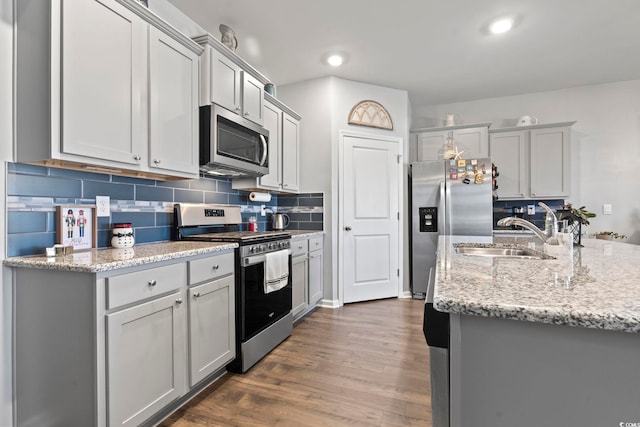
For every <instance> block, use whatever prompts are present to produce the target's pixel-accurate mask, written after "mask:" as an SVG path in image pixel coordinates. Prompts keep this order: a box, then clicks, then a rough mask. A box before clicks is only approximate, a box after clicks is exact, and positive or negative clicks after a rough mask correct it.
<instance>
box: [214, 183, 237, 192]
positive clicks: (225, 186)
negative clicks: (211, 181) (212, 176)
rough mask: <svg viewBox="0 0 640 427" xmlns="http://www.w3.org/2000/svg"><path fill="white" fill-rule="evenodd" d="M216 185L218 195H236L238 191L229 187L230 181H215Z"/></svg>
mask: <svg viewBox="0 0 640 427" xmlns="http://www.w3.org/2000/svg"><path fill="white" fill-rule="evenodd" d="M215 181H216V185H217V189H218V192H220V193H229V194H237V193H238V190H234V189H233V188H232V187H231V181H230V180H228V179H216V180H215Z"/></svg>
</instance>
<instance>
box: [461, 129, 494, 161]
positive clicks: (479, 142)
mask: <svg viewBox="0 0 640 427" xmlns="http://www.w3.org/2000/svg"><path fill="white" fill-rule="evenodd" d="M453 139H454V140H455V143H456V146H457V147H458V150H459V151H464V153H463V154H462V157H463V158H464V159H473V158H482V157H488V156H489V139H488V134H487V128H486V127H477V128H467V129H457V130H455V131H453Z"/></svg>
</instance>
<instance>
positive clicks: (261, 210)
mask: <svg viewBox="0 0 640 427" xmlns="http://www.w3.org/2000/svg"><path fill="white" fill-rule="evenodd" d="M265 215H267V212H266V211H265V210H264V205H262V206H260V216H265Z"/></svg>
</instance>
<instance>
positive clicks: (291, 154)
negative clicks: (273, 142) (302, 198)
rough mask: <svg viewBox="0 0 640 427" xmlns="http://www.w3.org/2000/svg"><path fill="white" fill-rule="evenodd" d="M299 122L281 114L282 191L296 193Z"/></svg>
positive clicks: (297, 186)
mask: <svg viewBox="0 0 640 427" xmlns="http://www.w3.org/2000/svg"><path fill="white" fill-rule="evenodd" d="M299 156H300V122H299V121H298V120H296V119H294V118H293V117H291V116H290V115H289V114H287V113H284V112H283V113H282V189H283V190H285V191H297V190H298V189H299V188H300V187H299V177H300V171H299V169H298V163H299Z"/></svg>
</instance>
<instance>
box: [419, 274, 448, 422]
mask: <svg viewBox="0 0 640 427" xmlns="http://www.w3.org/2000/svg"><path fill="white" fill-rule="evenodd" d="M434 286H435V267H433V268H431V269H430V271H429V284H428V286H427V294H426V297H425V304H433V288H434ZM429 374H430V375H429V377H430V379H431V420H432V423H433V425H434V426H438V427H445V426H447V427H448V426H449V410H450V408H449V349H448V348H440V347H432V346H430V347H429Z"/></svg>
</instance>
